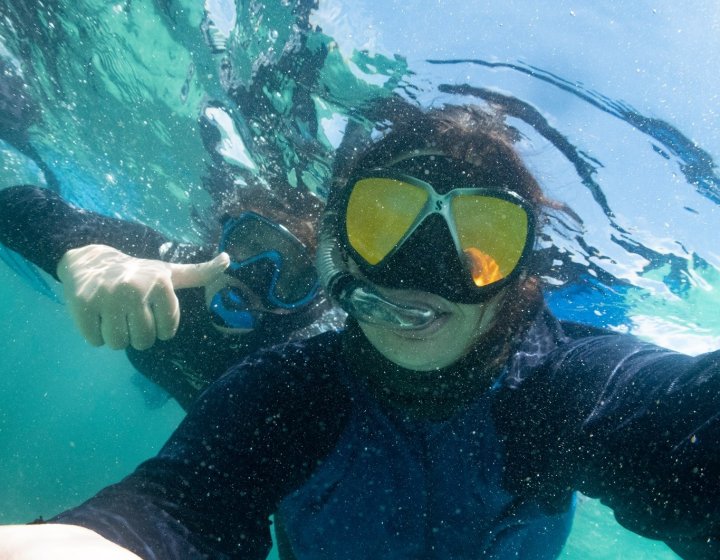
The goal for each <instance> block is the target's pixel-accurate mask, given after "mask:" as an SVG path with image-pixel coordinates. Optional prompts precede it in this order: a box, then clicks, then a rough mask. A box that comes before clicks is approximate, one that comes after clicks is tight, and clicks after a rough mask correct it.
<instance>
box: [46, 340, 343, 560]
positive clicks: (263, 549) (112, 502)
mask: <svg viewBox="0 0 720 560" xmlns="http://www.w3.org/2000/svg"><path fill="white" fill-rule="evenodd" d="M340 348H341V344H340V342H339V335H338V334H336V333H326V334H323V335H320V336H318V337H315V338H314V339H310V340H309V341H305V342H302V343H291V344H288V345H286V346H284V347H280V348H279V349H276V350H271V351H266V352H264V353H261V354H259V355H255V356H254V357H253V358H250V359H248V361H246V363H245V364H241V365H240V366H239V367H238V368H236V369H235V370H233V371H232V372H230V373H228V374H227V375H225V376H224V377H222V378H221V379H220V380H219V381H217V382H216V383H215V384H213V385H212V386H211V387H210V388H209V389H208V390H207V391H206V392H205V393H204V394H203V395H202V397H201V398H200V399H199V400H198V402H197V404H196V405H194V406H193V407H192V408H191V410H190V412H189V414H188V416H187V418H186V419H185V421H184V422H183V423H182V424H181V425H180V427H179V428H178V430H177V431H176V432H175V434H174V435H173V436H172V438H171V439H170V441H169V442H168V443H167V444H166V445H165V446H164V448H163V449H162V450H161V452H160V453H159V455H158V456H157V457H156V458H154V459H151V460H149V461H147V462H145V463H144V464H142V465H141V466H140V467H139V468H138V469H137V471H136V472H135V473H133V474H132V475H130V476H129V477H127V478H126V479H125V480H123V481H122V482H120V483H119V484H116V485H114V486H111V487H109V488H107V489H105V490H103V491H102V492H100V493H99V494H98V495H97V496H95V497H94V498H92V499H91V500H89V501H88V502H86V503H85V504H83V505H82V506H80V507H79V508H76V509H74V510H71V511H69V512H66V513H63V514H61V515H60V516H58V517H57V518H55V519H53V520H52V521H53V522H57V523H70V524H76V525H82V526H85V527H88V528H90V529H93V530H95V531H96V532H98V533H100V534H101V535H103V536H105V537H106V538H108V539H110V540H111V541H113V542H116V543H118V544H120V545H121V546H123V547H125V548H127V549H129V550H132V551H133V552H135V553H136V554H138V555H140V556H141V557H142V558H146V559H151V558H152V559H170V558H176V559H177V558H182V559H183V560H193V559H196V558H213V559H214V560H219V559H223V558H243V559H264V558H265V557H266V555H267V553H268V551H269V547H270V537H269V532H268V516H269V515H270V514H271V513H272V512H273V511H274V510H275V507H276V505H277V504H278V502H279V501H280V500H281V498H282V497H283V496H285V495H286V494H287V493H289V492H290V491H292V490H293V489H294V488H296V487H298V486H299V485H300V484H301V483H302V482H303V481H304V480H305V479H306V478H307V477H308V476H309V475H310V474H311V473H312V471H313V469H314V468H315V466H316V465H317V462H318V461H319V460H321V459H322V458H323V457H324V456H325V455H326V454H327V453H328V451H329V450H330V449H331V448H332V447H333V446H334V445H335V442H336V440H337V438H338V436H339V434H340V432H341V430H342V428H343V426H344V425H345V420H346V416H347V410H348V407H349V402H348V398H347V396H346V392H345V389H344V387H343V386H342V385H341V384H340V383H339V382H338V380H337V376H336V374H335V373H336V370H337V368H340V367H342V364H341V363H340V362H341V360H340V359H339V352H340V351H341V350H340Z"/></svg>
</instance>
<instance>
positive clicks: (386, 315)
mask: <svg viewBox="0 0 720 560" xmlns="http://www.w3.org/2000/svg"><path fill="white" fill-rule="evenodd" d="M333 218H334V216H332V215H331V216H329V217H326V222H325V223H324V227H323V228H321V230H320V235H319V243H318V252H317V265H318V273H319V276H320V283H321V284H322V285H323V286H324V287H325V290H326V292H327V294H328V295H329V296H330V298H331V299H333V300H334V301H336V302H337V303H338V305H340V307H342V308H343V309H344V310H345V311H346V312H347V313H348V314H350V315H351V316H352V317H353V318H354V319H355V320H357V321H361V322H363V323H370V324H373V325H381V326H388V327H392V328H396V329H405V330H420V329H423V328H425V327H427V326H428V325H430V324H431V323H432V322H433V321H435V320H436V319H437V318H438V312H437V311H436V310H435V309H433V308H432V307H430V306H425V305H422V304H413V305H407V304H398V303H395V302H393V301H391V300H389V299H387V298H386V297H384V296H383V295H382V294H380V293H379V292H378V291H377V290H376V289H375V288H374V287H373V285H372V284H370V283H369V282H366V281H364V280H362V279H360V278H358V277H356V276H355V275H353V274H351V273H350V272H349V271H348V270H347V267H346V265H345V262H344V261H343V258H342V255H341V253H340V249H339V247H338V246H337V243H336V242H335V238H334V236H333V235H332V234H331V233H330V232H329V230H331V228H330V227H328V225H327V222H331V221H332V219H333Z"/></svg>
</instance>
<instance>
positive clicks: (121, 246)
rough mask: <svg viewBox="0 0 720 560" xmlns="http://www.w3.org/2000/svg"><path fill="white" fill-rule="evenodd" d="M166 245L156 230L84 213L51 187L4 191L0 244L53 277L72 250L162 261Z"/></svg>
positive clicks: (0, 196)
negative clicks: (87, 248) (103, 249)
mask: <svg viewBox="0 0 720 560" xmlns="http://www.w3.org/2000/svg"><path fill="white" fill-rule="evenodd" d="M166 241H167V239H166V238H165V237H164V236H162V235H161V234H160V233H158V232H157V231H155V230H153V229H152V228H149V227H147V226H144V225H142V224H139V223H134V222H128V221H124V220H120V219H117V218H111V217H108V216H102V215H100V214H96V213H93V212H89V211H86V210H82V209H80V208H77V207H75V206H72V205H70V204H68V203H67V202H65V201H64V200H63V199H62V198H61V197H60V196H59V195H58V194H56V193H55V192H53V191H50V190H47V189H41V188H37V187H32V186H28V185H21V186H15V187H10V188H7V189H2V190H0V243H2V244H3V245H5V246H6V247H8V248H9V249H12V250H13V251H15V252H17V253H19V254H20V255H22V256H23V257H25V258H26V259H28V260H29V261H31V262H32V263H33V264H36V265H37V266H39V267H40V268H42V269H43V270H44V271H45V272H47V273H49V274H51V275H52V276H54V277H55V278H57V276H56V270H57V265H58V263H59V262H60V259H61V258H62V256H63V255H64V254H65V253H66V252H67V251H69V250H70V249H75V248H77V247H82V246H84V245H90V244H95V243H97V244H103V245H109V246H111V247H114V248H116V249H118V250H120V251H122V252H124V253H127V254H129V255H132V256H134V257H139V258H148V259H158V258H160V253H159V249H160V246H161V245H162V244H163V243H165V242H166Z"/></svg>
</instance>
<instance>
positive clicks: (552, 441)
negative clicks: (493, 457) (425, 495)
mask: <svg viewBox="0 0 720 560" xmlns="http://www.w3.org/2000/svg"><path fill="white" fill-rule="evenodd" d="M496 416H497V421H498V426H499V428H500V429H501V431H503V432H504V433H506V434H508V437H507V441H508V448H509V453H510V457H509V459H510V461H509V462H510V464H511V465H512V466H513V469H511V470H512V475H511V476H509V477H508V478H509V482H510V486H511V487H514V488H515V489H518V488H520V489H521V490H524V491H525V492H528V493H529V494H531V495H532V494H536V495H544V496H545V497H547V498H549V499H550V501H552V498H558V497H560V496H563V495H564V496H567V493H568V491H571V490H579V491H582V492H583V493H585V494H586V495H588V496H591V497H595V498H599V499H600V500H601V501H602V502H603V503H605V504H607V505H608V506H609V507H611V508H612V509H613V510H614V512H615V516H616V518H617V519H618V521H619V522H620V523H621V524H622V525H624V526H625V527H627V528H629V529H630V530H632V531H634V532H636V533H639V534H641V535H643V536H646V537H650V538H655V539H661V540H664V541H665V542H666V543H667V544H668V545H669V546H670V547H671V548H672V549H673V550H675V551H676V552H677V553H678V554H680V555H681V556H682V557H683V558H688V559H695V560H698V559H703V560H705V559H711V558H712V559H717V558H720V352H715V353H711V354H706V355H703V356H699V357H695V358H693V357H689V356H686V355H683V354H678V353H675V352H671V351H668V350H664V349H661V348H658V347H656V346H653V345H651V344H647V343H643V342H641V341H639V340H637V339H635V338H634V337H630V336H623V335H614V334H609V335H606V336H592V337H587V338H583V339H580V340H577V341H574V342H572V343H570V344H567V345H565V346H564V347H562V348H560V349H559V350H558V351H556V352H555V353H553V354H552V355H551V356H550V358H549V359H548V360H547V362H546V365H545V366H544V367H543V368H542V369H541V370H540V371H539V372H538V373H537V374H536V375H534V376H531V377H530V378H528V379H527V380H525V381H524V382H523V383H522V384H521V385H520V386H519V387H517V388H515V389H510V390H505V391H503V396H502V398H501V399H500V400H499V402H498V404H497V408H496ZM536 481H537V482H536Z"/></svg>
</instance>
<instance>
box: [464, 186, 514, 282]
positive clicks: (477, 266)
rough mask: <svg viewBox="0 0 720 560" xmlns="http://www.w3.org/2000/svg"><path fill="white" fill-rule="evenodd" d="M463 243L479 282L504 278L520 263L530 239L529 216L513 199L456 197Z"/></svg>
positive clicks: (472, 196)
mask: <svg viewBox="0 0 720 560" xmlns="http://www.w3.org/2000/svg"><path fill="white" fill-rule="evenodd" d="M451 209H452V214H453V218H454V220H455V227H456V229H457V234H458V238H459V240H460V247H461V249H462V251H463V252H464V253H465V256H466V258H467V262H468V266H469V268H470V271H471V273H472V275H473V281H474V282H475V285H477V286H486V285H488V284H492V283H493V282H497V281H498V280H502V279H503V278H505V277H506V276H508V275H509V274H510V273H511V272H512V271H513V270H514V269H515V267H516V266H517V264H518V262H519V261H520V257H522V254H523V249H524V248H525V244H526V243H527V236H528V216H527V214H526V212H525V210H524V209H523V207H522V206H519V205H518V204H515V203H513V202H511V201H509V200H504V199H501V198H494V197H490V196H481V195H469V194H468V195H459V196H456V197H455V198H453V199H452V203H451Z"/></svg>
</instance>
